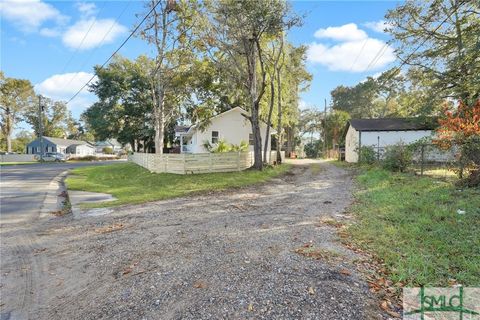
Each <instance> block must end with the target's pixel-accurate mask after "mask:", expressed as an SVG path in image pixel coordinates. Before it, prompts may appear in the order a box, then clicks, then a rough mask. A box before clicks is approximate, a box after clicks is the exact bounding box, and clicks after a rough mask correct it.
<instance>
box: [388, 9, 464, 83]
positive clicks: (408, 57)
mask: <svg viewBox="0 0 480 320" xmlns="http://www.w3.org/2000/svg"><path fill="white" fill-rule="evenodd" d="M464 3H465V1H461V2H459V3H458V6H456V7H455V9H454V10H453V11H452V12H451V13H450V14H449V15H448V16H447V17H446V18H445V19H443V21H442V22H440V23H439V24H438V26H437V27H436V28H435V29H434V30H433V31H431V32H430V33H429V35H428V36H427V37H426V38H425V39H424V40H423V41H422V43H420V44H419V45H418V46H417V47H416V48H415V49H414V50H413V51H412V52H411V53H410V54H409V55H408V56H407V58H406V59H403V61H402V63H401V64H400V66H398V67H396V70H395V72H392V73H391V75H390V76H389V77H388V78H386V79H385V80H384V82H383V84H385V83H386V82H387V81H389V80H391V79H392V78H393V77H394V76H395V74H396V73H397V71H398V70H400V69H401V68H402V67H403V66H404V65H405V64H406V63H407V62H408V60H409V59H410V58H411V57H412V56H413V55H414V54H415V52H416V51H417V50H418V49H420V48H421V47H422V46H423V45H424V44H425V43H426V42H427V41H428V40H429V38H430V37H432V35H433V34H434V33H435V32H436V31H437V30H438V29H440V27H441V26H442V25H443V24H444V23H445V22H447V20H448V19H450V17H451V16H452V15H453V14H454V13H455V12H457V9H458V8H459V7H460V6H461V5H462V4H464Z"/></svg>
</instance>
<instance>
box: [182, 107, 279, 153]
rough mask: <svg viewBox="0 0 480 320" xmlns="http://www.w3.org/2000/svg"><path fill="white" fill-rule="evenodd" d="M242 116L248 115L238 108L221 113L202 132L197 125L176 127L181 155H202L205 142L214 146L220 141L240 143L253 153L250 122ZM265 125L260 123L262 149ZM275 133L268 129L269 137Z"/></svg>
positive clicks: (269, 139) (269, 141)
mask: <svg viewBox="0 0 480 320" xmlns="http://www.w3.org/2000/svg"><path fill="white" fill-rule="evenodd" d="M242 114H245V115H249V113H248V112H247V111H245V110H243V109H242V108H240V107H235V108H233V109H230V110H228V111H225V112H223V113H220V114H218V115H216V116H214V117H212V118H210V119H209V123H208V125H207V126H206V128H204V129H203V130H202V129H200V127H199V124H198V123H197V124H194V125H192V126H178V127H176V128H175V136H176V137H178V138H179V140H180V146H181V148H180V152H181V153H204V152H208V150H206V149H205V147H204V144H205V142H207V141H208V142H210V144H211V145H215V144H216V143H218V141H220V140H224V141H225V142H227V143H229V144H234V145H239V144H240V143H241V142H242V141H244V142H247V143H248V144H249V149H250V151H253V135H252V125H251V123H250V121H249V120H248V119H247V118H246V117H244V116H243V115H242ZM266 128H267V124H266V123H264V122H261V123H260V132H261V136H262V149H263V147H264V146H265V134H266ZM275 133H276V131H275V129H273V128H272V127H270V135H272V134H275ZM270 144H271V138H270V137H269V138H268V148H267V151H268V152H270V150H271V146H270Z"/></svg>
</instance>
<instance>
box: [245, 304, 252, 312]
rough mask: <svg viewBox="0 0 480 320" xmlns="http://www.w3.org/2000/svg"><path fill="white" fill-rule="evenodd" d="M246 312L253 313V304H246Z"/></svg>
mask: <svg viewBox="0 0 480 320" xmlns="http://www.w3.org/2000/svg"><path fill="white" fill-rule="evenodd" d="M247 310H248V311H249V312H253V310H254V309H253V303H249V304H248V308H247Z"/></svg>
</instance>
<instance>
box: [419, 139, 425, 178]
mask: <svg viewBox="0 0 480 320" xmlns="http://www.w3.org/2000/svg"><path fill="white" fill-rule="evenodd" d="M424 155H425V145H424V144H422V148H421V154H420V175H421V176H423V165H424V161H425V157H424Z"/></svg>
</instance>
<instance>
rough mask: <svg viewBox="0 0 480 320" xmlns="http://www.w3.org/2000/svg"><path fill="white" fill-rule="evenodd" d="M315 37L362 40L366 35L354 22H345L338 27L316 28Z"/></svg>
mask: <svg viewBox="0 0 480 320" xmlns="http://www.w3.org/2000/svg"><path fill="white" fill-rule="evenodd" d="M314 36H315V38H320V39H322V38H329V39H333V40H337V41H353V40H363V39H366V38H367V37H368V35H367V33H366V32H365V31H363V30H361V29H358V27H357V25H356V24H355V23H349V24H345V25H343V26H340V27H328V28H326V29H318V30H317V31H315V34H314Z"/></svg>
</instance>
